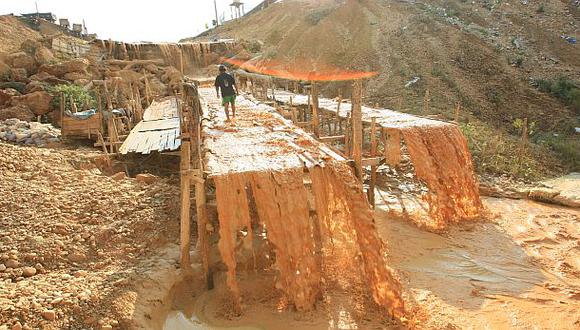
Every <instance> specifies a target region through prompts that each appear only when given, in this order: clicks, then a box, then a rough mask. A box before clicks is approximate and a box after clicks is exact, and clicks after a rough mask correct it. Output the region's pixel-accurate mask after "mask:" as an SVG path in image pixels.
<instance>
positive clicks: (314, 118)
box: [310, 82, 320, 137]
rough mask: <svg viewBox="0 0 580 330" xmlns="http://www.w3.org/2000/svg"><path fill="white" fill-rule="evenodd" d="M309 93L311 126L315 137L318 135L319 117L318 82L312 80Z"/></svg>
mask: <svg viewBox="0 0 580 330" xmlns="http://www.w3.org/2000/svg"><path fill="white" fill-rule="evenodd" d="M310 93H312V126H313V128H314V135H315V136H316V137H320V118H319V116H318V106H319V104H318V84H317V83H316V82H312V88H311V89H310Z"/></svg>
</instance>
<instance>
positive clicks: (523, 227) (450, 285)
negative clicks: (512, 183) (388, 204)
mask: <svg viewBox="0 0 580 330" xmlns="http://www.w3.org/2000/svg"><path fill="white" fill-rule="evenodd" d="M485 205H486V206H487V207H488V208H490V209H492V210H494V212H495V213H496V214H495V215H496V218H495V219H494V220H493V221H491V220H490V221H487V222H479V223H470V224H463V225H456V226H454V227H451V228H450V229H449V230H448V231H447V232H446V233H444V234H435V233H429V232H426V231H422V230H420V229H418V228H416V227H415V226H413V225H411V224H409V223H408V222H406V221H405V220H402V219H401V220H393V219H392V218H391V219H389V218H388V217H387V216H386V214H387V213H386V212H384V211H380V210H379V211H378V212H377V215H376V223H377V227H378V230H379V232H380V234H381V236H382V237H388V238H389V240H390V242H391V245H390V246H391V248H390V252H391V253H390V259H389V262H390V265H391V266H392V267H393V268H395V269H397V271H398V272H399V273H400V274H401V277H402V282H403V283H404V291H405V292H406V293H407V294H408V295H409V296H410V297H412V301H413V302H412V303H408V304H409V309H410V310H413V311H414V312H415V313H416V315H417V317H418V319H422V323H424V324H425V325H427V326H430V327H436V328H441V327H448V326H459V327H460V328H486V327H487V328H516V329H528V328H558V329H577V328H578V325H579V324H580V313H578V310H580V276H578V275H579V274H580V273H579V272H578V270H579V266H574V264H573V260H579V259H578V258H579V257H580V249H578V241H579V239H580V218H579V215H580V212H578V211H575V210H573V209H566V208H561V207H554V206H546V205H542V204H538V203H533V202H528V201H513V200H502V199H486V200H485ZM548 315H549V316H548Z"/></svg>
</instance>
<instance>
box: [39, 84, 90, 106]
mask: <svg viewBox="0 0 580 330" xmlns="http://www.w3.org/2000/svg"><path fill="white" fill-rule="evenodd" d="M49 93H50V94H52V95H53V96H54V98H53V99H52V106H53V108H54V109H58V108H59V107H60V97H61V93H62V95H63V96H64V101H65V102H64V103H65V110H69V111H72V103H71V98H72V100H73V102H74V103H75V105H76V107H77V109H78V110H79V111H80V110H83V109H88V108H95V107H96V106H97V101H96V97H95V95H94V94H93V93H90V92H89V91H87V90H85V89H84V88H82V87H80V86H77V85H67V84H62V85H56V86H53V87H51V88H50V89H49Z"/></svg>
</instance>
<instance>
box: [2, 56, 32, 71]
mask: <svg viewBox="0 0 580 330" xmlns="http://www.w3.org/2000/svg"><path fill="white" fill-rule="evenodd" d="M8 62H9V64H11V65H12V68H14V69H25V70H26V72H28V73H35V72H36V61H35V60H34V58H33V57H32V56H30V55H28V54H26V53H25V52H19V53H14V54H10V55H9V56H8Z"/></svg>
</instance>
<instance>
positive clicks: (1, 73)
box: [0, 61, 10, 81]
mask: <svg viewBox="0 0 580 330" xmlns="http://www.w3.org/2000/svg"><path fill="white" fill-rule="evenodd" d="M9 79H10V66H8V64H6V63H4V62H3V61H0V81H8V80H9Z"/></svg>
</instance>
